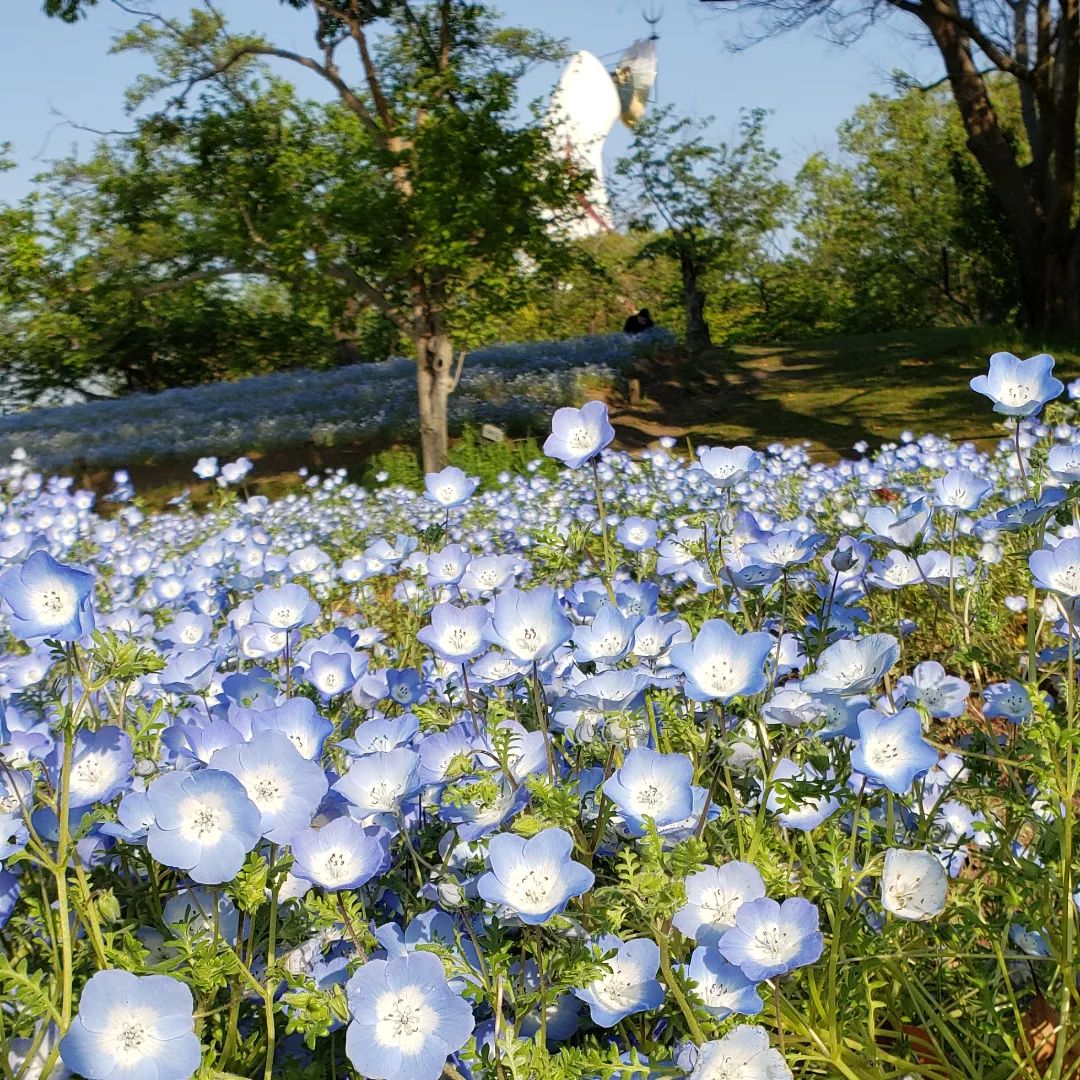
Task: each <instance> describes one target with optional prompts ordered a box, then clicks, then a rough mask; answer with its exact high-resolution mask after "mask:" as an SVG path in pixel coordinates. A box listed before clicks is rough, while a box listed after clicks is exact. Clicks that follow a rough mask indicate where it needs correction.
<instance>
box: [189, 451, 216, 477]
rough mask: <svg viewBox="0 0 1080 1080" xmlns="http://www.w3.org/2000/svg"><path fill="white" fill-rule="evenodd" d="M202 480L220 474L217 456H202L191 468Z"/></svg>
mask: <svg viewBox="0 0 1080 1080" xmlns="http://www.w3.org/2000/svg"><path fill="white" fill-rule="evenodd" d="M191 471H192V472H193V473H194V474H195V475H196V476H197V477H198V478H199V479H200V480H212V479H213V478H214V477H215V476H217V474H218V459H217V458H216V457H201V458H199V460H198V461H196V462H195V465H194V467H193V468H192V470H191Z"/></svg>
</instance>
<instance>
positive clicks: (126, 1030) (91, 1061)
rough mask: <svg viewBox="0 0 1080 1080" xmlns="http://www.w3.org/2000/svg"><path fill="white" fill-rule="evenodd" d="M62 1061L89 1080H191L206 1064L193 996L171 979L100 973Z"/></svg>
mask: <svg viewBox="0 0 1080 1080" xmlns="http://www.w3.org/2000/svg"><path fill="white" fill-rule="evenodd" d="M60 1056H61V1058H63V1061H64V1064H65V1065H66V1066H67V1067H68V1068H69V1069H71V1071H72V1072H74V1073H77V1074H78V1075H79V1076H82V1077H85V1078H86V1080H146V1078H148V1077H154V1078H155V1080H188V1078H189V1077H191V1076H193V1075H194V1074H195V1071H196V1070H197V1069H198V1068H199V1065H200V1063H201V1060H202V1047H201V1046H200V1045H199V1039H198V1037H197V1036H196V1034H195V1020H194V1001H193V1000H192V997H191V991H190V990H189V989H188V988H187V987H186V986H185V985H184V984H183V983H182V982H181V981H180V980H179V979H174V978H172V977H171V976H169V975H144V976H138V975H131V974H129V973H128V972H126V971H119V970H115V969H108V970H105V971H99V972H97V973H96V974H95V975H93V976H91V978H90V980H89V981H88V982H87V984H86V985H85V986H84V987H83V991H82V998H81V1000H80V1002H79V1012H78V1014H77V1015H76V1017H75V1019H74V1020H73V1021H72V1023H71V1027H70V1028H69V1029H68V1032H67V1034H66V1035H65V1036H64V1038H63V1039H62V1041H61V1043H60Z"/></svg>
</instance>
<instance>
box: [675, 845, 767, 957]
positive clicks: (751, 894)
mask: <svg viewBox="0 0 1080 1080" xmlns="http://www.w3.org/2000/svg"><path fill="white" fill-rule="evenodd" d="M685 888H686V903H685V904H683V906H682V907H681V908H679V910H678V911H677V912H676V913H675V918H674V920H673V922H674V924H675V926H676V927H677V928H678V929H679V930H680V931H681V932H682V933H684V934H685V935H686V936H687V937H688V938H693V939H694V940H695V941H697V942H698V943H699V944H701V945H712V944H715V943H716V942H718V941H719V940H720V938H721V937H722V936H723V935H724V933H725V932H726V931H728V930H730V929H731V928H732V927H733V926H734V925H735V913H736V912H737V911H738V910H739V908H741V907H742V906H743V904H745V903H748V902H749V901H751V900H758V899H760V898H761V897H763V896H764V895H765V883H764V881H762V880H761V874H760V873H759V872H758V869H757V867H756V866H752V865H751V864H750V863H746V862H740V861H738V860H733V861H732V862H728V863H724V865H723V866H707V867H705V869H704V870H700V871H699V872H698V873H696V874H691V875H690V876H689V877H688V878H687V879H686V882H685Z"/></svg>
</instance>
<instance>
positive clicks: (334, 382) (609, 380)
mask: <svg viewBox="0 0 1080 1080" xmlns="http://www.w3.org/2000/svg"><path fill="white" fill-rule="evenodd" d="M669 340H670V335H667V334H666V333H665V332H664V331H662V330H655V331H652V332H651V333H649V334H646V335H642V336H641V337H640V338H638V339H636V340H635V339H633V338H629V337H627V335H625V334H608V335H606V336H598V337H588V338H575V339H571V340H567V341H542V342H530V343H528V344H523V345H500V346H495V347H492V348H488V349H478V350H477V351H476V352H474V353H471V354H470V355H469V356H468V357H467V358H466V362H465V366H464V368H463V369H462V377H461V382H460V384H459V386H458V389H457V391H456V392H455V394H454V395H453V396H452V397H451V399H450V419H451V423H452V424H453V425H455V426H460V425H461V424H462V423H464V422H466V421H468V422H470V423H474V424H482V423H492V424H498V425H502V426H506V427H511V428H520V427H524V426H525V425H527V424H532V425H534V426H535V425H537V424H542V423H543V422H545V421H546V417H547V416H549V415H550V413H551V411H552V409H554V408H556V407H558V406H560V405H568V404H572V403H574V402H576V401H579V400H581V398H582V397H583V396H584V394H585V391H586V390H587V388H588V387H589V386H596V385H599V384H613V383H617V382H618V380H619V377H620V376H621V374H622V372H623V371H624V370H625V368H626V366H627V364H628V363H629V362H630V361H631V360H632V359H633V358H634V357H635V356H636V355H637V354H638V353H639V352H640V350H641V349H643V348H645V349H648V348H650V347H655V346H657V345H663V344H665V343H667V342H668V341H669ZM416 427H417V418H416V365H415V364H414V363H413V362H412V361H411V360H403V359H396V360H385V361H382V362H380V363H373V364H352V365H349V366H346V367H339V368H332V369H329V370H318V371H315V370H312V371H308V370H299V371H282V372H277V373H275V374H273V375H259V376H254V377H252V378H248V379H240V380H238V381H236V382H219V383H212V384H208V385H205V386H196V387H190V388H181V389H175V390H166V391H162V392H161V393H156V394H128V395H126V396H125V397H120V398H115V399H112V400H108V401H91V402H88V403H86V404H82V405H66V406H60V407H56V408H50V409H32V410H29V411H27V412H21V413H13V414H12V415H10V416H3V417H0V456H2V457H5V458H6V457H7V456H8V455H10V453H11V452H12V451H13V450H15V449H17V448H21V449H23V450H25V451H26V452H27V453H28V454H29V455H30V456H31V458H32V460H33V462H34V463H35V465H36V466H38V467H39V468H43V469H62V468H66V467H68V466H70V465H71V464H72V463H73V462H79V463H80V464H82V465H84V466H95V465H117V466H122V465H133V464H135V463H138V462H143V461H148V460H155V459H158V458H161V457H163V456H167V457H177V456H179V457H184V456H187V457H191V458H195V457H198V456H200V455H203V454H223V455H228V454H233V455H236V454H242V453H245V452H247V451H250V450H253V449H255V448H258V449H262V450H270V449H278V448H282V447H288V446H294V445H297V444H300V443H305V442H314V443H316V444H318V445H322V446H333V445H335V444H338V443H342V442H348V441H354V440H379V439H388V438H390V437H393V438H394V439H396V440H402V439H407V438H409V437H410V436H411V435H412V434H414V433H415V431H416Z"/></svg>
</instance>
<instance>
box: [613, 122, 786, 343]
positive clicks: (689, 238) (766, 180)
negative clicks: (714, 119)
mask: <svg viewBox="0 0 1080 1080" xmlns="http://www.w3.org/2000/svg"><path fill="white" fill-rule="evenodd" d="M765 116H766V114H765V112H764V110H761V109H755V110H752V111H750V112H747V113H744V114H743V116H742V117H741V120H740V123H739V131H738V138H737V139H736V140H735V141H733V142H731V143H719V144H717V145H715V146H714V145H711V144H710V143H707V142H706V141H705V138H704V130H705V127H706V126H707V124H708V121H695V120H691V119H690V118H687V117H676V116H674V114H673V113H672V112H671V110H670V109H661V110H659V111H658V112H657V113H656V114H654V115H653V116H651V117H648V118H646V119H645V120H644V121H642V123H640V124H639V125H638V126H637V128H635V130H634V139H633V142H632V144H631V147H630V151H629V153H628V155H627V156H626V158H624V159H623V160H622V161H620V162H619V164H618V166H617V168H616V175H617V176H618V177H619V178H620V180H621V181H622V183H623V198H624V200H625V201H626V202H627V203H628V208H629V210H630V213H631V228H632V229H634V230H635V231H637V232H646V233H648V234H649V239H648V240H647V242H646V243H645V244H644V246H643V247H642V249H641V250H640V252H639V253H638V258H639V259H642V260H645V261H654V260H657V259H668V260H671V262H672V263H674V265H675V266H677V267H678V269H679V274H680V285H681V288H682V293H683V302H684V304H685V305H686V313H687V333H688V337H692V336H693V333H694V330H695V327H694V323H695V321H696V319H697V318H698V317H699V316H698V315H696V314H695V311H694V307H695V304H696V303H697V301H696V300H695V294H696V293H697V292H698V291H699V290H701V287H702V286H703V285H705V284H706V283H707V285H708V293H709V298H708V302H709V305H710V311H712V310H715V311H716V312H717V313H718V314H720V315H721V316H723V315H725V314H730V313H732V312H737V311H739V310H740V309H741V308H743V307H745V305H746V303H747V296H748V295H752V294H753V292H754V289H755V284H754V283H755V280H756V278H757V277H758V276H760V274H761V272H762V268H763V267H764V265H765V264H766V263H767V261H768V258H769V255H768V253H769V245H770V239H771V237H772V236H773V234H775V232H776V231H777V230H778V229H779V228H780V226H781V223H782V219H783V214H784V210H785V207H786V206H787V204H788V202H789V200H790V191H789V189H788V187H787V185H785V184H784V183H782V182H781V181H780V180H779V179H778V178H777V176H776V169H777V165H778V164H779V155H778V154H777V152H776V151H775V150H772V149H770V148H769V147H768V146H766V144H765Z"/></svg>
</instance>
